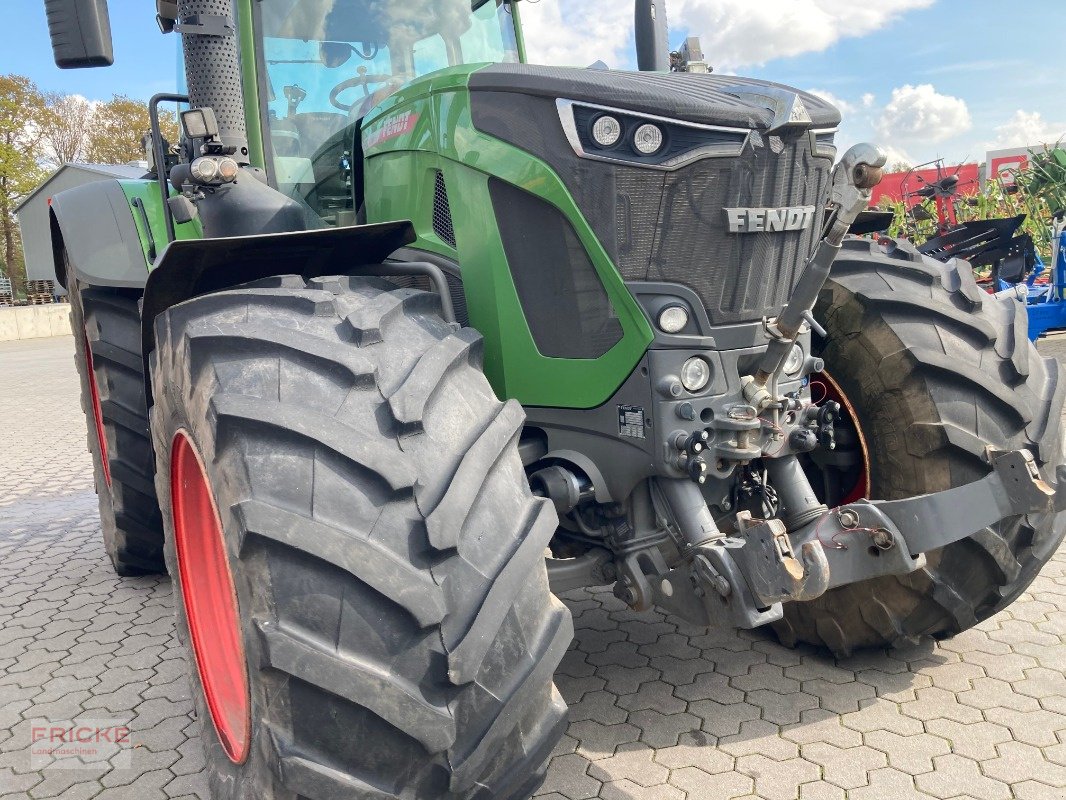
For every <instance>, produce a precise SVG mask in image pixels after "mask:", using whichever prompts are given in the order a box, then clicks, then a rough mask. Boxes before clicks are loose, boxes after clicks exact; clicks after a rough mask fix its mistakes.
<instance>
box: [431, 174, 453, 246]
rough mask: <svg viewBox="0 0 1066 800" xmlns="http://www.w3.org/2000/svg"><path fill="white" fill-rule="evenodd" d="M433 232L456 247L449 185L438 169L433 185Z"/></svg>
mask: <svg viewBox="0 0 1066 800" xmlns="http://www.w3.org/2000/svg"><path fill="white" fill-rule="evenodd" d="M433 232H434V233H435V234H437V236H438V238H440V240H441V241H442V242H445V243H447V244H448V245H450V246H451V247H453V248H454V247H455V226H454V225H453V224H452V207H451V205H449V203H448V187H447V186H446V185H445V183H444V173H443V172H441V171H440V170H437V172H436V176H435V178H434V187H433Z"/></svg>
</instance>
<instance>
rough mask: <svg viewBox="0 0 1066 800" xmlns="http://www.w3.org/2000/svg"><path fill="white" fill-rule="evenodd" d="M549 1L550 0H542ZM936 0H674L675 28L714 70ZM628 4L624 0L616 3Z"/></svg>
mask: <svg viewBox="0 0 1066 800" xmlns="http://www.w3.org/2000/svg"><path fill="white" fill-rule="evenodd" d="M543 2H547V0H543ZM933 2H934V0H878V2H866V3H856V2H855V0H760V2H756V3H753V2H751V0H671V3H670V5H669V7H668V12H669V13H670V18H671V20H672V24H673V26H674V27H675V28H677V27H678V26H679V25H683V26H684V27H686V28H688V29H689V30H690V31H691V32H692V33H693V34H694V35H698V36H700V37H701V39H702V43H703V52H704V53H706V54H707V60H708V62H709V63H711V64H713V65H714V67H715V69H716V71H717V70H720V69H723V70H725V69H736V68H737V67H741V66H755V65H760V64H764V63H766V62H767V61H769V60H771V59H774V58H786V57H789V56H797V55H800V54H802V53H817V52H821V51H822V50H825V49H826V48H828V47H830V46H831V45H833V44H835V43H836V42H838V41H840V40H841V39H845V38H851V37H860V36H866V35H867V34H870V33H873V32H874V31H877V30H880V29H881V28H883V27H885V26H886V25H888V24H889V23H891V22H892V21H893V20H895V19H896V18H898V17H899V16H900V15H901V14H903V13H905V12H907V11H911V10H914V9H918V8H926V7H928V6H930V5H932V4H933ZM617 4H618V5H620V6H625V7H626V8H627V9H628V8H630V6H631V4H630V3H628V2H625V1H624V0H622V1H621V2H618V3H617Z"/></svg>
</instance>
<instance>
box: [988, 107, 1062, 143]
mask: <svg viewBox="0 0 1066 800" xmlns="http://www.w3.org/2000/svg"><path fill="white" fill-rule="evenodd" d="M995 130H996V138H995V139H994V140H992V141H990V142H986V146H987V147H988V149H989V150H999V149H1003V148H1007V147H1026V146H1034V145H1041V144H1056V143H1058V142H1061V141H1063V140H1064V139H1066V123H1061V122H1060V123H1051V122H1048V121H1046V120H1045V119H1044V118H1043V116H1041V114H1040V112H1039V111H1022V110H1021V109H1019V110H1018V111H1015V112H1014V116H1012V117H1011V118H1010V119H1009V120H1007V121H1006V122H1004V123H1003V124H1002V125H997V126H996V129H995Z"/></svg>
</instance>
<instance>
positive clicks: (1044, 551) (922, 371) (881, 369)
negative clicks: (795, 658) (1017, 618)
mask: <svg viewBox="0 0 1066 800" xmlns="http://www.w3.org/2000/svg"><path fill="white" fill-rule="evenodd" d="M815 316H816V317H817V318H818V319H819V320H820V321H822V323H823V325H824V326H825V328H826V331H827V332H828V338H827V339H826V340H825V341H821V342H818V343H816V349H817V348H820V352H818V353H817V354H818V355H820V356H821V357H822V358H824V359H825V364H826V371H827V372H828V373H829V374H830V375H831V376H832V378H833V380H834V381H835V382H836V383H837V384H838V385H839V387H840V388H841V390H842V391H843V394H844V396H845V397H846V398H847V400H848V401H849V402H850V404H851V405H852V406H853V408H854V412H855V415H856V417H857V419H855V420H854V421H855V422H857V424H858V428H859V430H860V431H861V434H862V437H861V438H862V439H864V440H865V442H866V452H867V454H868V460H869V486H870V489H871V497H872V498H873V499H885V500H894V499H900V498H906V497H913V496H915V495H919V494H923V493H926V492H937V491H941V490H944V489H949V488H952V487H954V486H961V485H963V484H967V483H971V482H973V481H976V480H979V479H980V478H982V477H984V476H985V475H987V474H988V472H989V470H990V467H989V466H988V464H987V462H986V461H985V459H984V450H985V447H986V446H992V447H995V448H999V449H1003V450H1008V449H1019V448H1026V449H1029V450H1030V451H1032V453H1033V455H1034V456H1035V457H1036V459H1037V462H1038V463H1039V465H1040V468H1041V472H1042V474H1043V476H1044V479H1045V480H1047V481H1048V482H1049V483H1052V484H1053V485H1054V483H1055V480H1056V468H1057V467H1058V466H1059V465H1060V464H1061V463H1062V462H1063V443H1062V429H1061V414H1062V407H1063V399H1064V395H1066V381H1064V380H1063V376H1062V375H1061V374H1060V372H1061V369H1060V367H1059V364H1058V362H1057V361H1056V360H1055V359H1053V358H1043V357H1042V356H1040V355H1039V354H1038V353H1037V351H1036V348H1035V347H1034V346H1033V345H1032V344H1031V343H1030V341H1029V339H1028V337H1027V326H1026V313H1025V307H1024V306H1022V305H1021V304H1019V303H1017V302H1016V301H1014V300H1000V299H996V298H994V297H992V296H991V295H989V294H987V293H985V292H983V291H982V290H981V289H980V288H979V287H978V286H977V284H976V282H975V281H974V278H973V272H972V270H971V269H970V267H969V265H968V264H967V263H966V262H964V261H958V260H953V261H951V262H949V263H947V264H944V263H941V262H939V261H935V260H933V259H930V258H927V257H925V256H922V255H921V254H920V253H918V251H917V250H915V249H914V248H913V247H912V246H911V245H909V244H906V243H893V244H889V245H887V246H881V245H878V244H875V243H874V242H871V241H868V240H864V239H852V240H848V241H846V242H845V243H844V249H843V251H842V252H841V254H840V256H839V257H838V258H837V260H836V262H835V263H834V265H833V272H832V277H831V278H830V280H829V282H828V284H827V285H826V288H825V289H824V291H823V292H822V295H821V297H820V299H819V301H818V304H817V307H816V309H815ZM814 380H815V381H817V376H815V379H814ZM842 438H843V441H844V442H857V441H858V439H859V437H858V436H856V432H855V430H854V429H851V430H845V431H843V437H842ZM825 477H826V478H827V480H826V481H825V482H824V487H825V493H826V494H827V495H828V496H826V497H824V498H823V499H824V500H825V501H826V502H827V503H828V504H829V505H831V506H832V505H835V504H838V503H840V502H841V500H842V496H843V495H846V494H847V493H848V489H849V487H850V486H852V485H854V484H855V478H854V476H852V477H851V478H850V479H848V480H843V481H842V480H841V476H840V475H827V476H825ZM815 487H816V489H818V488H819V487H818V485H817V481H816V482H815ZM832 487H836V489H834V488H832ZM834 495H835V496H834ZM1064 532H1066V516H1064V515H1063V514H1031V515H1027V516H1025V517H1013V518H1010V519H1007V520H1004V521H1002V522H1001V523H999V524H998V525H995V526H993V527H990V528H986V529H985V530H983V531H981V532H980V533H978V534H976V535H974V536H971V537H969V538H967V539H963V540H961V541H959V542H956V543H954V544H951V545H948V546H947V547H945V548H942V549H940V550H935V551H933V552H931V553H928V554H927V559H928V565H927V566H926V567H925V568H924V569H921V570H918V571H917V572H915V573H912V574H910V575H905V576H900V577H883V578H876V579H873V580H869V581H863V582H861V583H856V584H851V585H848V586H843V587H840V588H838V589H833V590H831V591H829V592H826V593H825V594H824V595H823V596H822V597H820V598H818V599H817V600H814V601H811V602H806V603H790V604H787V605H786V606H785V617H784V619H783V620H782V621H781V622H779V623H777V624H775V628H776V630H777V632H778V634H779V636H780V638H781V639H782V640H783V641H784V642H786V643H793V642H796V641H804V642H810V643H813V644H817V645H824V646H826V647H828V648H829V649H830V650H832V651H833V652H834V653H835V654H837V655H838V656H845V655H848V654H850V653H851V652H852V651H853V650H855V649H856V648H862V647H882V646H885V645H893V644H897V643H905V642H910V641H913V640H915V639H916V638H918V637H921V636H924V635H929V636H933V637H936V638H944V637H948V636H952V635H953V634H956V633H959V632H961V631H964V630H966V629H967V628H970V627H972V626H974V625H976V624H977V623H978V622H980V621H982V620H984V619H987V618H988V617H990V616H992V615H993V614H995V613H996V612H998V611H1000V610H1002V609H1003V608H1005V607H1006V606H1007V605H1009V604H1010V603H1011V602H1013V601H1014V599H1015V598H1017V597H1018V595H1020V594H1021V593H1022V592H1023V591H1025V589H1026V588H1027V587H1028V586H1029V584H1030V583H1031V582H1032V581H1033V579H1034V578H1035V577H1036V575H1037V573H1038V572H1039V570H1040V569H1041V567H1043V565H1044V564H1045V563H1046V562H1047V560H1048V559H1049V558H1050V557H1051V556H1052V555H1053V554H1054V552H1055V550H1056V549H1057V548H1058V546H1059V544H1060V543H1061V542H1062V539H1063V534H1064Z"/></svg>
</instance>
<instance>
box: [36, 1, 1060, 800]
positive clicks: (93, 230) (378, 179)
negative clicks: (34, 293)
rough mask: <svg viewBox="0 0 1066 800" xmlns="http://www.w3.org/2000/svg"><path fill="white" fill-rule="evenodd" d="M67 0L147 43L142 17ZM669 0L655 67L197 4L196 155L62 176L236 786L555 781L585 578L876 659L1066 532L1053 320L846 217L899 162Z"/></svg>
mask: <svg viewBox="0 0 1066 800" xmlns="http://www.w3.org/2000/svg"><path fill="white" fill-rule="evenodd" d="M46 5H47V7H48V12H49V23H50V27H51V32H52V37H53V45H54V49H55V55H56V61H57V63H58V64H59V65H60V66H63V67H78V66H100V65H104V64H107V63H110V61H111V58H112V57H111V45H110V29H109V24H108V17H107V9H106V5H105V2H104V0H46ZM636 5H637V8H636V21H637V23H638V24H637V31H638V36H637V39H638V49H639V51H640V59H639V60H640V65H641V71H638V72H621V71H611V70H604V69H591V68H590V69H560V68H554V67H542V66H533V65H529V64H527V63H526V61H525V48H524V45H523V39H522V27H521V24H520V14H521V8H522V7H523V3H522V2H518V1H517V0H488V2H486V0H480V1H478V0H475V1H474V2H470V1H469V0H435V1H434V2H428V1H427V0H407V2H399V0H395V1H394V2H386V1H385V0H177V1H176V2H175V0H159V1H158V3H157V10H158V12H159V13H158V21H159V24H160V27H161V28H162V30H163V31H164V32H173V34H174V35H177V36H180V37H181V39H182V44H183V52H184V63H185V69H184V80H185V82H186V84H187V91H188V95H187V96H176V95H175V96H160V97H157V98H154V99H153V102H152V108H153V110H157V108H158V105H159V103H161V102H164V101H168V100H183V101H186V102H187V103H188V109H189V110H188V111H185V112H183V113H182V115H181V123H182V130H183V134H182V137H181V141H180V142H179V143H177V144H176V145H175V146H171V145H170V144H168V143H166V142H164V141H163V139H162V137H161V136H160V134H159V129H158V124H156V125H155V130H154V132H153V137H152V148H151V149H152V156H153V158H152V165H153V166H152V170H153V171H154V176H155V177H154V179H153V178H148V179H146V180H141V181H122V180H115V181H105V182H99V183H94V184H91V185H89V186H85V187H81V188H77V189H72V190H70V191H66V192H63V193H60V194H57V195H56V196H55V197H54V198H53V200H52V204H51V222H52V233H53V241H54V252H55V260H56V268H57V271H58V273H59V275H60V277H61V281H62V283H63V284H64V286H66V288H67V289H68V290H69V292H70V296H71V301H72V304H73V314H72V320H73V326H74V333H75V341H76V342H77V347H78V366H79V369H80V372H81V376H82V383H83V388H84V401H85V410H86V417H87V420H88V428H89V445H90V450H91V451H92V454H93V457H94V461H95V467H96V487H97V491H98V494H99V498H100V512H101V519H102V528H103V535H104V540H105V543H106V547H107V551H108V553H109V555H110V557H111V559H112V560H113V562H114V565H115V568H116V569H117V570H118V572H119V573H120V574H123V575H136V574H145V573H154V572H163V571H167V572H169V574H170V575H171V577H172V578H173V581H174V586H175V594H176V604H177V617H178V630H179V632H180V634H181V635H182V636H183V637H184V639H185V640H187V641H188V642H189V644H190V648H191V652H192V656H193V657H192V658H191V659H190V661H191V663H192V665H193V670H192V685H193V687H194V688H193V691H194V695H195V699H196V700H195V701H196V707H197V710H198V713H199V717H200V719H201V721H202V724H203V741H204V743H205V747H206V751H207V764H208V769H209V773H210V781H211V786H212V791H213V793H214V796H215V797H216V798H256V799H257V800H259V799H269V798H277V799H278V800H282V799H284V800H294V799H295V798H311V799H312V800H329V799H332V798H360V799H361V800H363V799H369V798H374V799H375V800H384V799H385V798H403V799H404V800H430V798H464V799H466V800H475V799H476V800H490V799H492V800H497V799H498V800H512V799H513V800H518V799H519V798H525V797H528V796H529V795H530V794H531V793H532V792H533V791H534V790H535V789H536V787H537V786H538V785H539V783H540V781H541V780H542V778H543V775H544V770H545V764H546V761H547V759H548V756H549V754H550V753H551V751H552V748H553V746H554V745H555V743H556V741H557V740H558V738H559V737H560V735H561V734H562V733H563V732H564V730H565V728H566V719H567V715H566V706H565V704H564V702H563V700H562V699H561V697H560V695H559V693H558V692H557V691H556V689H555V688H554V686H553V683H552V678H553V672H554V670H555V668H556V666H557V664H558V663H559V660H560V658H562V656H563V654H564V652H565V651H566V649H567V646H568V645H569V643H570V640H571V637H572V631H573V627H572V621H571V618H570V614H569V612H568V610H567V609H566V607H565V606H564V605H563V604H562V603H561V602H560V601H559V600H558V599H556V596H555V595H556V594H559V593H562V592H565V591H567V590H570V589H574V588H577V587H585V586H613V588H614V593H615V594H616V595H617V597H619V598H620V599H621V600H622V601H624V602H625V603H626V604H628V605H629V606H631V607H632V608H633V609H637V610H642V609H649V608H652V607H656V608H658V609H660V610H662V611H665V612H667V613H669V614H672V615H675V616H676V617H677V618H679V619H681V620H684V621H686V622H688V623H690V624H693V625H698V626H705V627H711V626H736V627H741V628H756V627H761V626H772V627H773V629H774V630H775V631H776V632H777V634H778V636H779V637H780V638H781V639H782V640H783V641H784V642H786V643H794V642H801V641H802V642H809V643H813V644H815V645H820V646H825V647H827V648H828V649H830V650H831V651H832V652H834V653H836V654H838V655H845V654H847V653H850V652H851V651H852V650H854V649H855V648H863V647H885V646H890V645H893V644H896V643H900V642H907V641H912V640H914V639H915V638H917V637H921V636H926V635H929V636H933V637H938V638H940V637H948V636H951V635H953V634H955V633H958V632H960V631H963V630H965V629H967V628H969V627H971V626H973V625H975V624H976V623H978V622H980V621H981V620H983V619H986V618H987V617H989V616H990V615H992V614H994V613H996V612H997V611H999V610H1000V609H1002V608H1004V607H1005V606H1007V605H1008V604H1009V603H1010V602H1012V601H1013V600H1014V599H1015V598H1016V597H1017V596H1018V595H1019V594H1020V593H1021V592H1022V591H1024V590H1025V588H1026V587H1027V586H1028V585H1029V583H1030V582H1031V581H1032V580H1033V578H1034V576H1035V575H1036V573H1037V572H1038V570H1039V569H1040V568H1041V566H1042V565H1043V564H1044V563H1045V562H1046V561H1047V560H1048V558H1049V557H1050V556H1051V555H1052V554H1053V553H1054V551H1055V549H1056V548H1057V547H1058V545H1059V543H1060V541H1061V540H1062V538H1063V532H1064V527H1063V525H1064V522H1066V518H1064V517H1063V516H1062V514H1060V513H1059V511H1060V507H1062V506H1063V505H1064V504H1063V502H1062V501H1061V500H1060V498H1059V496H1058V495H1057V494H1056V487H1057V486H1058V485H1060V482H1061V481H1062V480H1063V479H1064V478H1066V473H1063V472H1062V469H1063V467H1062V462H1063V446H1062V436H1061V426H1060V412H1061V410H1062V406H1063V393H1064V392H1066V382H1064V381H1063V379H1062V377H1061V376H1060V373H1059V368H1058V366H1057V365H1056V363H1055V362H1054V361H1053V360H1051V359H1045V358H1042V357H1040V356H1039V355H1038V354H1037V353H1036V351H1035V350H1034V349H1033V346H1032V345H1031V344H1030V343H1029V340H1028V339H1027V337H1026V316H1025V309H1024V306H1022V305H1019V304H1018V303H1017V302H1015V301H1013V300H1006V299H1001V298H997V297H994V296H992V295H988V294H985V293H983V292H982V291H980V290H979V289H978V287H977V284H976V283H975V282H974V278H973V275H972V274H971V270H970V269H969V267H968V266H967V264H966V263H964V262H960V261H952V262H949V263H946V264H945V263H940V262H937V261H932V260H930V259H928V258H925V257H923V256H922V255H920V254H919V253H917V252H916V251H915V250H914V249H913V248H912V247H910V246H909V245H908V244H906V243H902V242H891V241H881V242H874V241H871V240H868V239H862V238H858V237H856V236H854V235H849V229H850V228H851V227H852V225H853V223H854V221H855V219H856V217H857V215H858V214H859V212H860V211H861V210H862V209H863V208H864V207H865V206H866V205H867V202H868V198H869V194H870V188H871V187H872V186H873V185H875V184H876V182H877V181H878V180H879V177H880V172H881V167H882V165H883V164H884V160H885V159H884V155H883V154H882V153H881V152H880V151H879V150H878V148H876V147H873V146H871V145H858V146H856V147H853V148H851V149H850V150H848V151H847V152H846V153H844V154H843V155H842V156H840V157H839V161H836V159H837V148H836V145H835V143H834V133H835V129H836V127H837V125H838V123H839V121H840V117H839V114H838V112H837V111H836V110H835V109H834V108H833V107H832V106H830V105H829V104H827V103H826V102H825V101H823V100H821V99H819V98H817V97H815V96H812V95H810V94H806V93H803V92H799V91H796V90H793V89H789V88H786V87H784V86H779V85H776V84H772V83H768V82H765V81H760V80H751V79H746V78H739V77H735V76H718V75H714V74H709V73H706V72H698V71H691V72H670V71H669V65H670V53H669V52H668V49H667V47H666V36H665V14H664V10H663V8H662V2H661V0H659V2H658V3H656V2H654V0H640V2H637V4H636ZM656 6H658V7H656ZM835 161H836V163H834V162H835Z"/></svg>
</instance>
